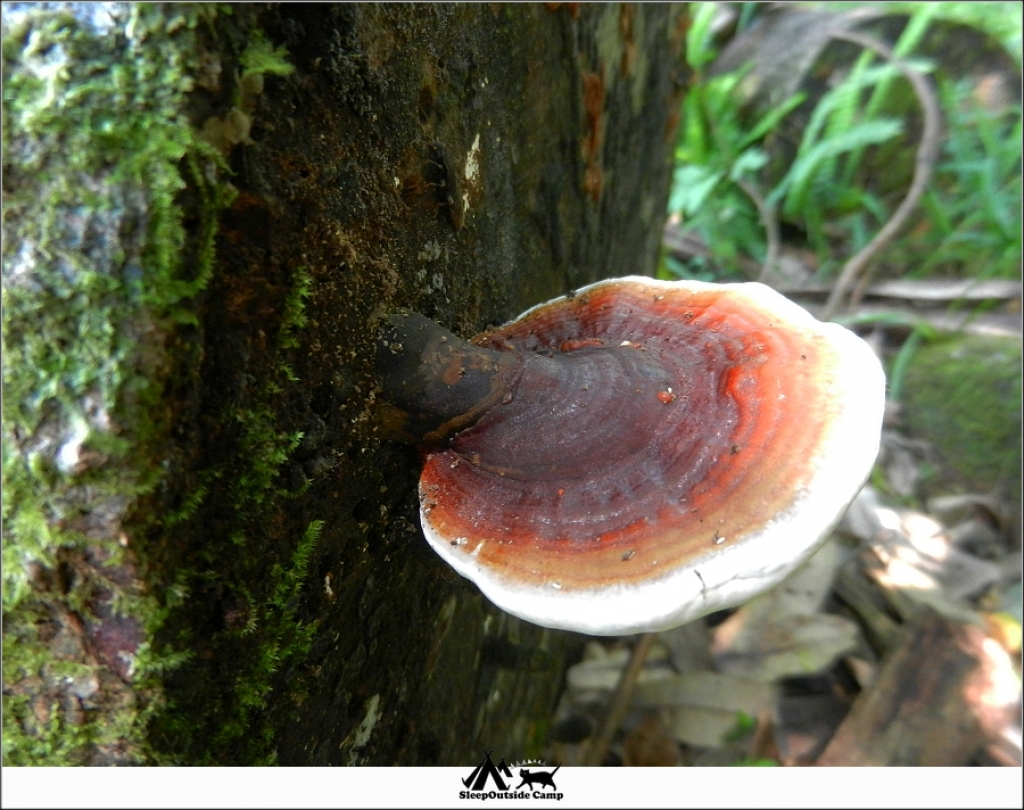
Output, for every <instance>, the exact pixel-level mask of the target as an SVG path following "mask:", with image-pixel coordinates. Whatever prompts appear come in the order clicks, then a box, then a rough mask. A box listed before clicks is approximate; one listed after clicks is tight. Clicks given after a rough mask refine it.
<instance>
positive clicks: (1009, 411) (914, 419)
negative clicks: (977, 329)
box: [903, 335, 1021, 493]
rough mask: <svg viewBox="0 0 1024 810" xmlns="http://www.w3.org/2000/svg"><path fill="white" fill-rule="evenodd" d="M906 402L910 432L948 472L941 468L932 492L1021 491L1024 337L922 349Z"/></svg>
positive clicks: (972, 339)
mask: <svg viewBox="0 0 1024 810" xmlns="http://www.w3.org/2000/svg"><path fill="white" fill-rule="evenodd" d="M903 401H904V405H905V418H906V421H907V424H908V425H909V427H910V429H911V431H912V432H913V433H914V435H915V436H917V437H919V438H923V439H926V440H928V441H929V442H931V443H932V445H933V446H934V447H935V449H936V451H937V453H938V459H939V461H940V462H941V466H942V468H943V469H944V470H947V471H948V473H947V474H942V473H941V472H940V471H938V470H937V471H936V472H935V474H934V475H933V476H932V478H933V481H931V482H930V483H929V486H930V487H944V486H946V487H948V486H957V487H966V488H967V489H969V490H971V491H986V490H989V489H992V488H994V487H1001V488H1004V489H1005V490H1006V492H1008V493H1015V492H1019V490H1020V485H1021V478H1020V470H1021V341H1020V338H1008V337H997V336H988V335H961V336H957V337H955V338H951V339H948V340H943V341H939V342H936V343H933V344H931V345H928V346H925V347H923V348H921V349H920V350H919V351H918V352H917V353H916V354H915V355H914V357H913V359H912V360H911V362H910V364H909V367H908V369H907V373H906V382H905V385H904V395H903ZM926 483H927V482H926Z"/></svg>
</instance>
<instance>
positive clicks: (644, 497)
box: [377, 276, 885, 635]
mask: <svg viewBox="0 0 1024 810" xmlns="http://www.w3.org/2000/svg"><path fill="white" fill-rule="evenodd" d="M377 371H378V374H379V376H380V378H381V381H382V384H383V391H384V398H385V399H386V400H387V401H388V402H389V403H390V405H389V408H390V413H391V416H392V425H393V426H397V429H398V430H399V431H400V432H402V433H403V434H404V436H405V437H406V438H407V439H409V440H412V441H416V442H418V443H420V444H421V445H422V446H424V464H423V471H422V475H421V477H420V483H419V498H420V517H421V521H422V525H423V531H424V534H425V535H426V538H427V540H428V541H429V542H430V544H431V546H433V548H434V549H435V550H436V551H437V553H438V554H440V555H441V557H443V558H444V559H445V560H446V561H447V562H448V563H449V564H451V565H452V567H453V568H455V570H456V571H458V572H459V573H460V574H462V575H463V576H466V577H468V578H469V579H471V580H473V581H474V582H475V583H476V584H477V585H478V586H479V588H480V590H481V591H483V593H484V594H485V595H486V596H487V597H488V598H489V599H491V601H493V602H494V603H495V604H496V605H498V606H499V607H501V608H503V609H504V610H506V611H507V612H509V613H511V614H514V615H516V616H519V617H521V618H523V619H526V620H527V621H530V622H533V623H535V624H539V625H543V626H546V627H554V628H562V629H567V630H575V631H578V632H582V633H589V634H593V635H619V634H627V633H636V632H642V631H653V630H661V629H666V628H669V627H674V626H676V625H679V624H682V623H684V622H686V621H689V620H690V619H693V618H697V617H699V616H702V615H704V614H707V613H710V612H712V611H715V610H719V609H722V608H727V607H731V606H734V605H737V604H740V603H741V602H744V601H746V600H747V599H749V598H751V597H753V596H755V595H757V594H758V593H761V592H762V591H764V590H767V589H768V588H770V587H771V586H773V585H775V584H777V583H778V582H780V581H781V580H782V579H783V578H784V577H785V576H786V575H787V574H789V573H790V572H791V571H792V570H793V569H794V568H796V567H797V566H798V565H799V564H800V563H801V562H802V561H803V560H805V559H806V558H807V557H808V556H810V554H811V553H812V552H813V551H814V550H815V549H816V548H817V546H818V545H819V544H820V542H822V541H823V540H824V538H825V537H826V536H827V534H828V532H829V531H830V530H831V528H832V527H833V526H834V525H835V523H836V522H837V521H838V520H839V518H840V517H841V515H842V513H843V511H844V510H845V508H846V507H847V505H848V504H849V503H850V501H851V500H852V499H853V497H854V496H855V495H856V494H857V491H858V490H859V489H860V487H861V485H862V484H863V483H864V481H865V479H866V478H867V476H868V474H869V473H870V471H871V467H872V464H873V463H874V460H875V456H876V455H877V452H878V443H879V437H880V433H881V423H882V411H883V406H884V402H885V377H884V374H883V372H882V368H881V364H880V363H879V361H878V359H877V358H876V357H875V355H874V353H873V352H872V351H871V349H870V348H869V347H868V345H867V344H866V343H864V341H862V340H861V339H860V338H858V337H857V336H856V335H854V334H853V333H852V332H850V331H848V330H847V329H845V328H844V327H842V326H839V325H836V324H830V323H822V322H819V321H817V320H815V319H814V318H813V317H812V316H811V315H810V314H809V313H808V312H807V311H806V310H804V309H803V308H801V307H800V306H798V305H797V304H795V303H793V302H791V301H789V300H788V299H786V298H785V297H783V296H782V295H780V294H779V293H776V292H775V291H773V290H772V289H770V288H769V287H766V286H764V285H761V284H757V283H746V284H707V283H702V282H696V281H676V282H666V281H657V280H654V279H650V278H644V277H639V276H631V277H626V278H621V279H613V280H609V281H602V282H598V283H596V284H592V285H590V286H588V287H585V288H583V289H580V290H578V291H576V292H575V293H573V294H570V295H568V296H565V297H562V298H558V299H555V300H553V301H550V302H548V303H545V304H540V305H539V306H536V307H533V308H532V309H530V310H528V311H527V312H525V313H523V314H522V315H520V316H519V317H518V318H516V319H515V320H514V321H512V322H510V323H508V324H506V325H504V326H501V327H499V328H497V329H494V330H491V331H488V332H484V333H483V334H480V335H477V336H476V337H474V338H473V339H472V340H471V341H468V342H467V341H464V340H461V339H459V338H457V337H456V336H455V335H453V334H451V333H450V332H448V331H447V330H445V329H443V328H442V327H440V326H438V325H437V324H435V323H433V322H432V321H429V320H427V319H426V318H424V317H422V316H420V315H416V314H414V313H399V314H396V315H392V316H391V317H390V318H388V320H387V322H386V323H385V325H384V327H383V328H382V330H381V335H380V337H379V340H378V345H377Z"/></svg>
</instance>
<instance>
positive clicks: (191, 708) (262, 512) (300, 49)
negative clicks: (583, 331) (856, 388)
mask: <svg viewBox="0 0 1024 810" xmlns="http://www.w3.org/2000/svg"><path fill="white" fill-rule="evenodd" d="M68 8H69V10H67V11H59V10H58V11H54V10H53V9H52V8H51V9H49V10H44V9H31V8H30V9H28V10H27V11H19V12H18V13H17V14H13V13H10V12H9V11H8V7H7V6H5V7H4V9H5V10H4V45H5V47H4V80H5V81H4V115H5V121H4V133H5V134H4V138H5V142H4V147H5V148H4V152H5V157H4V160H5V165H4V169H5V173H4V178H5V179H4V186H5V187H4V192H5V208H6V211H5V220H4V228H5V232H4V236H5V239H4V296H5V297H4V304H5V312H4V341H5V347H4V348H5V351H4V382H5V409H4V442H5V444H4V510H5V512H4V519H5V529H6V531H5V547H4V576H5V580H4V610H5V623H4V634H5V635H4V645H5V647H4V649H5V660H4V665H5V666H4V695H5V697H4V699H5V709H6V711H5V714H4V718H5V729H4V732H5V733H4V746H5V748H4V757H5V761H7V762H11V763H14V762H21V763H56V762H75V763H107V762H177V763H183V764H199V763H208V764H217V763H219V764H253V763H268V762H279V763H281V764H362V763H366V764H391V763H395V764H409V765H412V764H435V763H437V764H460V763H462V764H466V763H472V762H475V761H478V760H479V757H480V750H481V749H482V748H484V747H486V748H487V749H488V750H492V749H493V750H495V751H497V752H499V753H500V754H501V755H502V756H505V757H506V758H508V759H509V761H512V760H515V759H520V758H525V757H529V756H536V755H538V754H539V753H541V750H542V747H543V744H544V742H545V732H546V728H545V723H546V720H547V718H548V717H549V716H550V714H551V710H552V708H553V704H554V701H555V700H556V698H557V695H558V693H559V691H560V688H561V675H562V673H563V671H564V667H565V663H566V660H567V657H568V656H571V655H572V654H573V651H574V650H575V649H576V648H578V645H579V643H580V639H579V638H578V637H574V636H571V635H569V634H566V633H560V632H555V631H549V630H544V629H541V628H537V627H534V626H531V625H528V624H525V623H523V622H520V621H518V620H515V619H512V618H510V617H508V616H507V615H505V614H503V613H501V612H500V611H498V610H496V609H495V608H494V607H493V606H491V605H490V604H489V603H487V602H486V600H484V599H483V598H482V597H481V596H480V594H479V593H478V592H477V591H476V590H475V589H474V588H473V587H472V586H471V585H470V584H468V583H467V582H466V581H464V580H461V579H460V578H459V577H458V576H457V575H455V574H454V573H453V572H451V571H450V570H448V569H447V568H445V567H444V565H443V564H442V563H441V562H440V561H439V560H438V559H437V558H436V556H435V555H434V554H433V553H432V552H431V551H430V549H429V548H428V547H427V545H426V544H425V543H424V542H423V540H422V537H421V536H420V534H419V528H418V524H417V504H416V496H415V483H416V475H417V469H418V459H417V456H416V454H415V452H414V451H412V450H411V449H409V448H407V447H404V446H400V445H396V444H393V443H391V442H388V441H385V440H382V439H381V438H380V437H379V436H378V435H377V427H376V421H375V420H376V414H377V410H378V406H377V403H376V401H375V384H374V380H373V377H372V372H371V366H372V361H373V354H374V352H373V347H374V337H375V324H376V323H377V322H378V320H379V318H380V316H382V315H385V314H387V313H388V312H390V311H392V310H394V309H395V308H398V307H408V308H412V309H415V310H417V311H420V312H422V313H423V314H425V315H427V316H429V317H431V318H433V319H435V320H437V321H439V322H441V323H443V324H444V325H445V326H447V327H448V328H450V329H452V330H453V331H455V332H456V333H458V334H461V335H466V336H468V335H471V334H473V333H475V332H477V331H479V330H481V329H482V328H484V327H486V326H487V325H489V324H495V323H500V322H502V321H504V320H506V319H508V318H509V317H511V316H514V315H515V314H517V313H518V312H519V311H521V310H522V309H524V308H525V307H527V306H529V305H531V304H534V303H537V302H539V301H541V300H544V299H546V298H549V297H552V296H554V295H557V294H559V293H563V292H566V291H568V290H570V289H573V288H575V287H577V286H580V285H583V284H585V283H588V282H591V281H594V280H597V279H599V278H603V277H608V276H614V275H623V274H627V273H647V272H651V271H652V270H653V268H654V264H655V261H656V258H657V251H658V245H659V241H660V230H661V224H662V219H663V211H664V207H665V198H666V195H667V190H668V181H669V165H670V160H671V152H672V143H673V139H674V132H673V130H674V126H675V123H674V122H675V113H676V110H677V109H678V105H679V101H680V93H681V88H682V86H683V83H684V79H685V76H684V75H683V73H682V67H681V64H680V52H681V47H682V41H681V40H682V37H683V35H684V33H685V29H684V23H685V10H684V9H682V8H680V7H667V6H661V5H657V6H647V5H637V6H632V5H629V4H623V5H608V6H603V5H602V6H586V5H581V6H576V5H575V4H565V5H561V6H557V7H556V6H555V5H554V4H550V5H548V6H545V5H492V6H484V5H456V4H450V5H449V4H439V5H433V4H431V5H394V6H391V5H387V4H375V5H308V6H307V5H298V4H278V5H274V6H251V5H239V6H233V7H231V9H230V13H229V12H228V11H225V10H224V9H221V10H215V9H212V8H210V7H200V6H192V5H185V6H180V7H176V6H135V5H131V4H108V5H105V6H101V7H91V6H84V5H78V6H69V7H68ZM90 8H91V9H94V10H92V11H86V9H90ZM95 8H99V9H100V11H96V10H95Z"/></svg>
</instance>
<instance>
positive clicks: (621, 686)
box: [583, 633, 658, 766]
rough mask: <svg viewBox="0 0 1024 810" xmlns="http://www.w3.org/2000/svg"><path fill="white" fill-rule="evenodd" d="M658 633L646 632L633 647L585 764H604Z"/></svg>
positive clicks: (585, 757) (591, 744)
mask: <svg viewBox="0 0 1024 810" xmlns="http://www.w3.org/2000/svg"><path fill="white" fill-rule="evenodd" d="M657 637H658V634H657V633H644V634H643V635H642V636H640V638H639V639H637V642H636V646H635V647H633V654H632V655H631V656H630V657H629V663H628V664H626V668H625V669H624V670H623V671H622V677H621V678H619V683H618V686H616V687H615V694H613V695H612V698H611V700H610V701H609V702H608V714H606V715H605V718H604V723H602V725H601V729H600V731H598V733H597V734H596V735H595V736H594V738H593V739H592V740H591V741H590V745H589V747H588V748H587V753H586V756H584V758H583V764H584V765H593V766H599V765H603V764H604V760H605V757H607V756H608V750H609V749H610V748H611V746H612V738H613V737H614V736H615V732H616V731H617V730H618V728H619V726H620V725H622V718H624V717H625V716H626V709H628V708H629V699H630V698H631V697H632V696H633V686H634V685H635V684H636V679H637V676H638V675H639V674H640V670H641V669H643V667H644V661H646V660H647V653H648V652H650V649H651V645H652V644H653V643H654V639H656V638H657Z"/></svg>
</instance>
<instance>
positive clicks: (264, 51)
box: [239, 31, 295, 79]
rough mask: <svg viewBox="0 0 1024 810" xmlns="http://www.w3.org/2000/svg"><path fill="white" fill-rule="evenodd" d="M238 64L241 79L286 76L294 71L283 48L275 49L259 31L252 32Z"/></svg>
mask: <svg viewBox="0 0 1024 810" xmlns="http://www.w3.org/2000/svg"><path fill="white" fill-rule="evenodd" d="M239 62H241V64H242V78H243V79H244V78H246V77H248V76H254V75H256V74H265V75H269V76H287V75H289V74H290V73H292V72H293V71H294V70H295V68H294V67H292V65H291V63H290V62H289V61H288V51H287V50H286V49H285V48H284V47H277V48H275V47H274V46H273V45H272V44H271V43H270V42H269V41H267V38H266V37H265V36H264V35H263V33H262V32H260V31H254V32H253V34H252V37H251V38H250V40H249V44H248V45H247V46H246V48H245V50H244V51H242V55H241V56H240V57H239Z"/></svg>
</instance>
